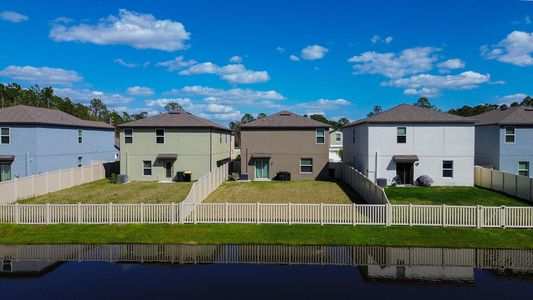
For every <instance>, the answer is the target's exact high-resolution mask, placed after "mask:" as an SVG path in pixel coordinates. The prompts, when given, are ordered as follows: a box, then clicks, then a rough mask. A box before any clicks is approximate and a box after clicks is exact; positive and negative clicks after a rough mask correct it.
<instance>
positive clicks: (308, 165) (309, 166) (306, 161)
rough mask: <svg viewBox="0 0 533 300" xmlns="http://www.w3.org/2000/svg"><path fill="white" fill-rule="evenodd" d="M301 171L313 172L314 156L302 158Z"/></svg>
mask: <svg viewBox="0 0 533 300" xmlns="http://www.w3.org/2000/svg"><path fill="white" fill-rule="evenodd" d="M300 173H313V159H312V158H300Z"/></svg>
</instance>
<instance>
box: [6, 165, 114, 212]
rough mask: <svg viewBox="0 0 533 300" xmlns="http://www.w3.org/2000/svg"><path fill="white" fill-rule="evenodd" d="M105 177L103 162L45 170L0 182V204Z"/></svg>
mask: <svg viewBox="0 0 533 300" xmlns="http://www.w3.org/2000/svg"><path fill="white" fill-rule="evenodd" d="M104 177H105V169H104V165H103V163H94V164H91V165H87V166H82V167H76V168H70V169H65V170H57V171H52V172H45V173H42V174H37V175H32V176H28V177H21V178H14V179H13V180H9V181H4V182H0V204H3V203H14V202H16V201H17V200H22V199H27V198H32V197H37V196H41V195H44V194H48V193H51V192H56V191H59V190H63V189H67V188H70V187H73V186H76V185H80V184H84V183H89V182H93V181H96V180H100V179H103V178H104Z"/></svg>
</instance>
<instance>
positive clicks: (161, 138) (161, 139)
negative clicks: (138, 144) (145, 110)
mask: <svg viewBox="0 0 533 300" xmlns="http://www.w3.org/2000/svg"><path fill="white" fill-rule="evenodd" d="M155 143H156V144H164V143H165V130H164V129H156V130H155Z"/></svg>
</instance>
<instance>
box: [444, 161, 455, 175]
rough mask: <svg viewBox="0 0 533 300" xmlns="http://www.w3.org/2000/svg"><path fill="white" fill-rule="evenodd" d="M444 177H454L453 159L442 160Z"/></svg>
mask: <svg viewBox="0 0 533 300" xmlns="http://www.w3.org/2000/svg"><path fill="white" fill-rule="evenodd" d="M442 177H445V178H452V177H453V160H443V161H442Z"/></svg>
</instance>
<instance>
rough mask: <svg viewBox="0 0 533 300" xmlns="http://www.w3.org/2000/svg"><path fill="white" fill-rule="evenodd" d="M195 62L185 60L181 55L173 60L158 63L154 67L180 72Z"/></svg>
mask: <svg viewBox="0 0 533 300" xmlns="http://www.w3.org/2000/svg"><path fill="white" fill-rule="evenodd" d="M196 63H197V62H196V61H195V60H192V59H191V60H185V59H184V58H183V56H182V55H180V56H176V57H175V58H174V59H171V60H167V61H162V62H158V63H156V64H155V65H156V66H158V67H165V68H167V70H169V71H176V70H181V69H183V68H187V67H190V66H192V65H194V64H196Z"/></svg>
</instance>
